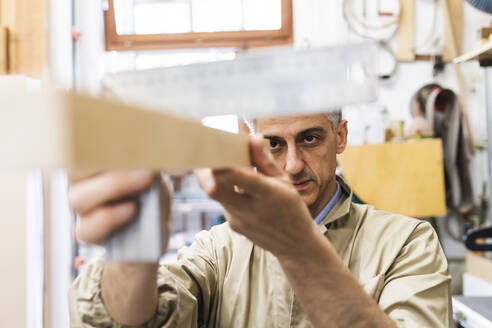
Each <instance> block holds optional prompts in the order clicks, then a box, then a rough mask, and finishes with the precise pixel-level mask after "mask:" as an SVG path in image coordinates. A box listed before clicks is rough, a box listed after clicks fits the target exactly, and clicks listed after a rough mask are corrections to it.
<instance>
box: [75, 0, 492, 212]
mask: <svg viewBox="0 0 492 328" xmlns="http://www.w3.org/2000/svg"><path fill="white" fill-rule="evenodd" d="M415 1H416V4H417V19H416V26H417V36H416V38H417V42H418V40H422V39H423V38H425V34H426V33H427V29H428V27H429V23H428V20H429V18H430V15H431V13H430V11H429V7H428V6H429V5H430V2H429V1H423V0H415ZM78 5H79V8H78V15H77V17H78V24H79V27H80V29H81V31H82V37H81V41H80V42H79V44H78V52H77V54H78V59H79V74H80V75H79V85H80V87H81V90H86V91H89V92H92V93H96V92H97V91H98V90H99V89H98V87H99V80H100V78H101V76H102V75H103V74H104V72H105V71H113V70H115V67H116V66H118V65H120V64H121V63H118V62H115V61H121V60H126V59H128V61H129V62H131V61H132V60H133V59H132V55H131V54H130V55H127V56H115V55H114V54H106V55H103V54H104V50H103V22H102V9H101V6H102V4H101V1H100V0H84V1H79V2H78ZM426 6H427V7H426ZM439 12H440V11H439ZM491 18H492V16H491V15H488V14H485V13H481V12H479V11H478V10H476V9H475V8H473V7H471V6H470V5H468V4H467V3H465V4H464V23H463V26H464V27H463V36H464V38H463V51H465V52H466V51H468V50H470V49H473V48H474V47H475V46H476V44H477V43H478V31H479V29H480V28H481V27H483V26H485V25H489V24H490V22H491ZM437 24H438V32H439V31H440V30H442V25H443V23H442V15H439V17H438V23H437ZM294 27H295V28H294V30H295V45H296V46H300V47H310V46H311V47H315V46H326V45H335V44H340V43H346V42H352V41H356V40H358V39H359V37H357V36H354V35H353V34H351V33H349V31H348V28H347V26H346V24H345V22H344V20H343V16H342V0H329V1H327V0H294ZM125 65H128V64H125ZM128 66H131V64H129V65H128ZM463 74H464V77H465V85H466V94H465V97H466V100H467V107H468V114H469V120H470V123H471V130H472V133H473V137H474V141H475V143H476V144H477V145H479V146H485V145H486V139H487V130H486V119H485V98H484V97H485V95H484V74H483V70H482V69H481V68H480V67H478V64H477V63H476V62H470V63H466V64H464V65H463ZM429 82H438V83H440V84H441V85H443V86H444V87H448V88H451V89H453V90H455V91H457V83H456V78H455V75H454V72H453V69H452V67H451V66H450V65H447V67H446V70H445V72H444V73H443V74H442V75H440V76H438V77H437V78H435V79H434V78H433V77H432V64H431V63H430V62H411V63H401V64H400V65H399V69H398V72H397V74H396V76H394V77H393V78H392V79H391V80H389V81H384V82H383V83H381V85H380V94H379V101H378V102H377V104H371V105H366V106H363V109H362V110H361V109H358V110H347V111H346V112H345V114H346V117H347V118H348V119H349V127H350V135H351V137H350V139H349V140H350V141H351V142H352V143H360V142H361V138H362V133H361V131H363V130H364V127H365V126H367V125H373V128H372V129H370V130H369V133H368V135H367V138H368V141H370V142H381V141H382V139H383V133H382V124H381V122H380V114H379V112H380V110H381V108H383V107H386V108H387V109H388V111H389V117H390V119H392V120H405V121H407V120H409V119H410V114H409V101H410V98H411V96H412V94H413V93H414V92H415V91H416V90H417V89H418V88H419V87H421V86H422V85H424V84H426V83H429ZM422 161H423V163H425V159H422ZM471 173H472V179H473V182H474V189H475V190H474V192H475V197H476V199H477V202H478V198H479V196H480V194H481V192H482V183H483V181H486V178H487V157H486V154H485V152H483V151H478V152H477V153H476V155H475V157H474V158H473V159H472V161H471Z"/></svg>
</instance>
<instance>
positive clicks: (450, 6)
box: [443, 0, 464, 61]
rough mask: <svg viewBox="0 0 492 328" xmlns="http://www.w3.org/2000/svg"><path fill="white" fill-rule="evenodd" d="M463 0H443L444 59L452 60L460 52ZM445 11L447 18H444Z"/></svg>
mask: <svg viewBox="0 0 492 328" xmlns="http://www.w3.org/2000/svg"><path fill="white" fill-rule="evenodd" d="M463 2H464V1H462V0H443V10H444V27H443V31H444V32H443V34H444V36H443V59H444V60H445V61H451V60H453V59H454V58H455V57H457V56H459V55H461V52H462V50H461V49H462V39H463ZM447 13H448V14H449V20H448V19H446V16H447Z"/></svg>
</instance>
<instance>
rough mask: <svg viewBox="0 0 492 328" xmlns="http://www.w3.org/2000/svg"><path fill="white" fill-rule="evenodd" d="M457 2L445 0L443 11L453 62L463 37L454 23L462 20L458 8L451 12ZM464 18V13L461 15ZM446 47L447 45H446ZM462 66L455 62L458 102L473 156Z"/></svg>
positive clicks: (473, 144)
mask: <svg viewBox="0 0 492 328" xmlns="http://www.w3.org/2000/svg"><path fill="white" fill-rule="evenodd" d="M455 2H456V0H443V10H444V24H445V26H446V28H445V31H446V32H445V35H446V34H449V35H448V39H447V40H448V45H449V47H448V53H447V55H446V56H448V58H445V59H448V60H453V59H454V58H456V57H458V56H459V54H460V53H461V50H460V49H461V48H460V47H461V40H458V39H457V37H456V36H457V35H459V36H461V32H459V33H458V31H461V24H457V23H454V20H455V19H456V20H461V19H462V18H459V17H455V16H454V15H457V13H456V8H455V9H454V10H455V11H454V12H451V9H452V6H456V4H455ZM461 16H463V13H461ZM445 45H446V43H445ZM459 65H460V64H457V63H454V62H453V68H454V73H455V75H456V82H457V83H458V101H459V102H460V108H461V112H462V113H463V120H464V122H465V126H466V133H467V134H468V146H469V147H470V152H471V154H472V155H473V154H475V143H474V141H473V131H472V129H471V127H470V120H469V119H468V106H467V101H466V88H465V79H464V77H463V72H462V71H461V66H459Z"/></svg>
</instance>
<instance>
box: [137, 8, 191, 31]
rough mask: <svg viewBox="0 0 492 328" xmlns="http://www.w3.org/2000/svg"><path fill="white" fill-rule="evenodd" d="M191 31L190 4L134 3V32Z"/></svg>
mask: <svg viewBox="0 0 492 328" xmlns="http://www.w3.org/2000/svg"><path fill="white" fill-rule="evenodd" d="M190 31H191V19H190V4H189V3H186V2H163V3H159V2H150V3H140V4H136V5H135V33H136V34H157V33H186V32H190Z"/></svg>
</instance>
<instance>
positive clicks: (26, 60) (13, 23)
mask: <svg viewBox="0 0 492 328" xmlns="http://www.w3.org/2000/svg"><path fill="white" fill-rule="evenodd" d="M1 1H2V2H1V8H0V9H1V11H0V15H1V16H0V22H1V24H2V25H4V26H6V27H8V29H9V47H8V48H9V68H10V70H9V72H10V73H11V74H23V75H27V76H29V77H33V78H41V77H42V75H43V73H44V71H45V69H46V65H47V62H48V2H49V0H1Z"/></svg>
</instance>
